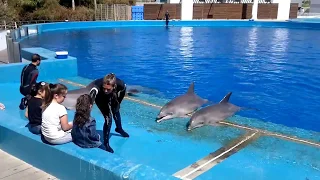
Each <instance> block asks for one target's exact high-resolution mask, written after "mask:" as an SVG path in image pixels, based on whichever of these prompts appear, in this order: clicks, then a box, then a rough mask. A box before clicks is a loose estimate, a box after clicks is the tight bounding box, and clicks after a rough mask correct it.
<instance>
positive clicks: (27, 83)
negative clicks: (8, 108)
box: [19, 54, 41, 110]
mask: <svg viewBox="0 0 320 180" xmlns="http://www.w3.org/2000/svg"><path fill="white" fill-rule="evenodd" d="M31 61H32V62H31V63H30V64H28V65H26V66H24V68H23V69H22V71H21V77H20V81H21V82H20V83H21V84H20V93H21V94H22V95H23V96H25V97H23V98H22V99H21V103H20V106H19V108H20V109H21V110H23V109H25V108H26V106H27V100H28V98H29V97H30V90H31V87H32V86H33V85H35V84H36V83H37V82H36V81H37V78H38V75H39V71H38V69H37V66H39V65H40V61H41V60H40V56H39V55H38V54H34V55H33V56H32V60H31Z"/></svg>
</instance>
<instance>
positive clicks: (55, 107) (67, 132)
mask: <svg viewBox="0 0 320 180" xmlns="http://www.w3.org/2000/svg"><path fill="white" fill-rule="evenodd" d="M67 94H68V88H67V87H66V86H65V85H63V84H60V83H58V84H49V91H48V92H46V94H45V97H44V103H43V105H42V123H41V134H42V135H43V138H44V140H46V141H47V142H48V143H50V144H65V143H68V142H71V141H72V137H71V129H72V122H68V113H67V110H66V108H65V107H64V106H63V105H62V104H61V103H62V102H63V101H64V99H65V98H66V96H67Z"/></svg>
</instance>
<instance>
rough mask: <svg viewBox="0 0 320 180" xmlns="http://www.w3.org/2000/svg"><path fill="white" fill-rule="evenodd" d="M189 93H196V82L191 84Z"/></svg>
mask: <svg viewBox="0 0 320 180" xmlns="http://www.w3.org/2000/svg"><path fill="white" fill-rule="evenodd" d="M187 93H194V82H191V84H190V86H189V89H188V91H187Z"/></svg>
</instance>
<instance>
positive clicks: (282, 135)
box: [59, 79, 320, 148]
mask: <svg viewBox="0 0 320 180" xmlns="http://www.w3.org/2000/svg"><path fill="white" fill-rule="evenodd" d="M59 81H61V82H64V83H67V84H71V85H74V86H78V87H86V86H85V85H83V84H79V83H76V82H73V81H69V80H66V79H59ZM125 99H127V100H130V101H134V102H137V103H140V104H144V105H147V106H152V107H156V108H159V109H161V106H159V105H156V104H152V103H148V102H146V101H142V100H139V99H135V98H131V97H125ZM189 116H191V114H189ZM219 124H223V125H227V126H232V127H236V128H240V129H245V130H251V131H258V132H259V133H261V134H263V135H266V136H273V137H277V138H281V139H285V140H289V141H294V142H299V143H302V144H306V145H311V146H315V147H318V148H320V143H318V142H312V141H309V140H304V139H300V138H297V137H293V136H288V135H284V134H279V133H273V132H270V131H266V130H262V129H258V128H251V127H247V126H243V125H239V124H236V123H231V122H226V121H220V122H219Z"/></svg>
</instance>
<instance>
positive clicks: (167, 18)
mask: <svg viewBox="0 0 320 180" xmlns="http://www.w3.org/2000/svg"><path fill="white" fill-rule="evenodd" d="M165 17H166V26H168V24H169V18H170V14H169V12H168V10H167V12H166V14H165Z"/></svg>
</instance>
